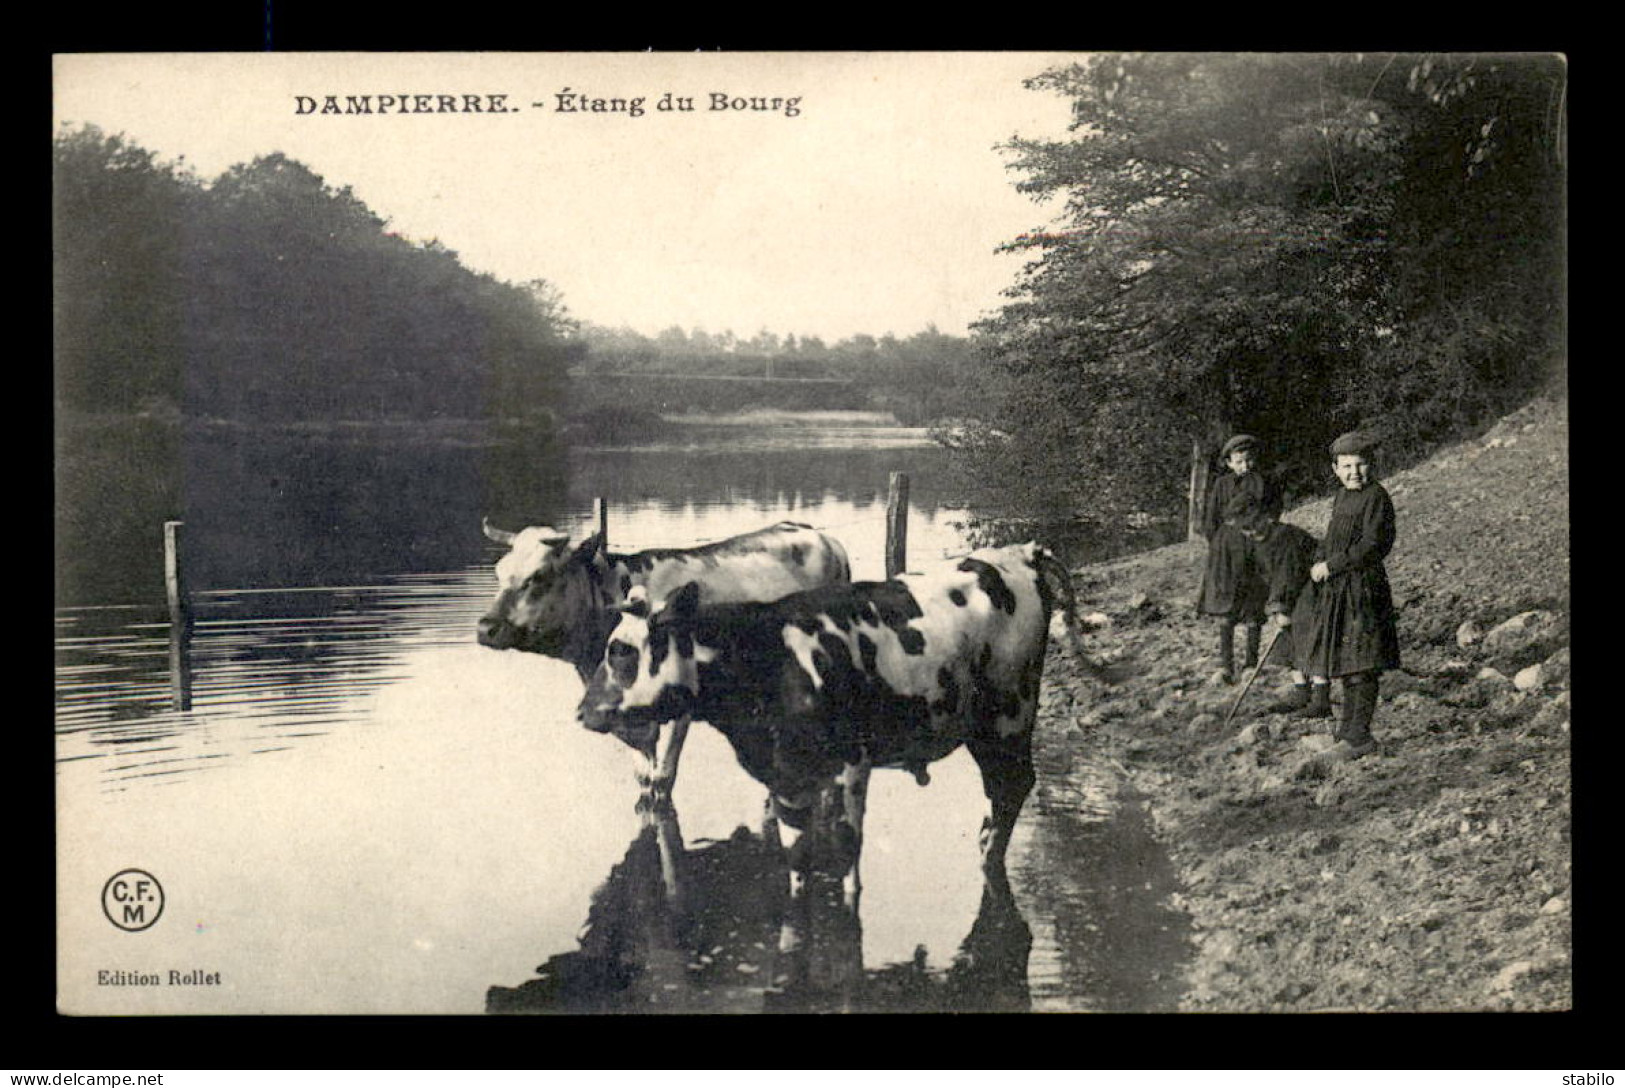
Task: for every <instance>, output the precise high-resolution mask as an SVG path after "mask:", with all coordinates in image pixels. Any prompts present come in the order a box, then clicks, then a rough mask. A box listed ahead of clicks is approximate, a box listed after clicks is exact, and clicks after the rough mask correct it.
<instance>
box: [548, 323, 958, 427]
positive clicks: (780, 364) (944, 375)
mask: <svg viewBox="0 0 1625 1088" xmlns="http://www.w3.org/2000/svg"><path fill="white" fill-rule="evenodd" d="M581 339H582V341H583V342H584V343H585V344H586V345H587V351H588V354H587V357H586V359H585V361H584V363H583V365H582V368H581V372H582V373H583V374H584V375H588V376H594V377H599V376H603V375H616V374H622V375H624V374H636V375H639V376H642V377H646V378H647V377H652V376H656V375H672V376H687V377H693V376H721V377H740V378H747V377H748V378H792V379H793V378H819V379H834V380H838V381H842V382H846V383H849V388H848V389H846V390H838V391H834V392H830V391H814V390H797V389H795V388H793V387H789V386H779V387H774V386H770V385H767V384H766V383H763V384H760V385H756V386H753V387H750V388H748V389H741V390H737V391H732V392H731V393H730V395H729V396H728V398H727V407H730V408H737V407H745V406H748V405H760V406H770V407H782V408H791V407H840V408H876V409H881V410H885V411H890V412H892V413H893V414H894V415H895V416H896V417H897V418H898V420H899V421H900V422H902V423H904V424H906V425H910V426H914V425H918V424H922V423H926V422H929V421H932V420H935V419H937V418H939V417H941V416H944V415H949V414H952V413H953V412H955V411H959V410H962V409H961V408H960V402H961V398H960V397H959V395H958V393H957V391H958V389H959V388H960V387H961V386H962V384H963V383H966V382H968V381H970V380H972V378H973V376H974V374H975V372H976V352H975V349H974V348H973V346H972V344H971V341H970V340H969V339H967V338H965V337H962V336H949V335H947V334H945V333H942V332H939V331H938V330H937V329H936V328H935V327H934V326H933V327H930V328H927V329H925V330H923V331H921V332H917V333H915V334H914V335H912V336H909V337H907V338H905V339H899V338H897V337H896V336H893V335H892V334H890V333H887V334H886V335H884V336H882V337H880V338H878V339H877V338H875V337H874V336H871V335H868V334H866V333H858V334H856V335H854V336H849V337H846V338H845V339H842V340H839V341H836V342H835V343H834V344H826V343H825V342H824V341H823V339H822V338H821V337H818V336H800V337H798V336H796V334H794V333H788V334H785V335H784V336H782V337H781V336H780V335H779V334H778V333H775V332H772V331H770V330H768V329H761V330H759V331H758V332H756V333H755V334H754V335H752V336H750V337H739V336H736V335H735V334H734V332H733V330H732V329H728V330H725V331H723V332H721V333H710V332H707V331H706V330H704V329H698V328H697V329H693V330H684V329H682V328H680V327H678V326H675V325H674V326H672V327H670V328H667V329H663V330H662V331H661V332H660V333H659V334H658V335H656V336H653V337H649V336H644V335H642V334H641V333H638V332H636V331H634V330H632V329H629V328H609V327H606V326H602V325H594V324H591V323H584V324H583V325H582V328H581ZM599 387H600V386H599V385H598V384H595V383H592V382H587V383H583V384H582V387H581V388H580V389H579V390H578V399H580V400H581V401H582V403H587V402H590V401H591V400H592V399H593V397H594V389H595V388H599ZM603 388H613V389H614V390H615V392H616V395H618V396H619V395H623V394H624V393H625V391H626V387H625V386H623V385H619V384H617V385H615V386H613V387H610V386H603ZM636 388H644V389H650V390H653V389H655V388H657V387H656V386H654V385H651V384H649V383H647V382H646V383H644V385H642V386H640V387H636ZM658 390H659V397H660V400H661V403H659V404H655V403H652V402H651V403H648V404H640V405H639V406H640V407H649V408H659V407H675V406H676V405H673V404H668V403H666V402H667V401H669V400H670V399H672V398H673V397H676V396H680V395H681V393H682V387H680V386H678V385H675V384H672V383H667V384H663V385H659V386H658ZM719 390H720V387H702V386H698V385H696V386H695V387H694V389H693V391H692V398H693V401H692V403H691V404H688V405H685V406H687V407H699V406H705V405H706V404H708V403H710V404H715V400H716V394H717V392H718V391H719ZM634 393H635V390H634ZM651 395H652V394H651ZM832 398H834V399H832Z"/></svg>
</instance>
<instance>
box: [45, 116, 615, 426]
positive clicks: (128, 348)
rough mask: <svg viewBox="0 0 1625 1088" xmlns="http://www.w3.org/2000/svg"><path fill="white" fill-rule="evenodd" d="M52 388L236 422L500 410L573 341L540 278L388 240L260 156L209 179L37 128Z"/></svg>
mask: <svg viewBox="0 0 1625 1088" xmlns="http://www.w3.org/2000/svg"><path fill="white" fill-rule="evenodd" d="M53 152H54V166H55V170H54V175H53V193H52V196H53V209H52V212H53V224H54V239H55V266H54V276H55V281H54V287H55V291H54V299H55V332H56V393H57V400H58V404H59V405H60V406H62V407H65V408H68V409H76V410H81V411H86V412H132V411H147V412H155V413H159V414H162V413H164V412H171V413H172V412H182V413H185V414H186V415H188V416H200V417H219V418H226V419H235V420H293V419H300V420H333V419H378V418H405V419H431V418H458V419H482V418H498V417H517V416H524V415H528V414H534V413H536V412H538V411H548V410H557V409H558V408H560V407H561V406H562V405H563V402H564V398H565V394H566V389H567V378H566V369H567V367H568V366H569V364H570V363H571V361H572V360H574V359H577V358H579V357H580V356H581V354H582V353H583V351H584V350H585V349H584V347H583V345H582V344H581V343H580V342H579V341H578V340H577V339H575V338H574V336H573V326H572V322H571V321H570V319H569V318H568V315H567V314H566V313H565V312H564V308H563V306H562V304H561V303H560V300H559V298H558V296H557V293H556V292H555V291H553V290H552V289H551V287H550V286H549V285H548V284H546V283H545V282H540V281H538V282H534V283H530V284H526V285H514V284H509V283H505V282H502V281H500V280H497V279H495V278H493V277H491V276H488V275H483V274H480V273H476V272H473V271H471V270H469V269H468V268H466V267H464V266H463V265H462V264H461V263H460V262H459V260H458V256H457V254H456V253H455V252H453V251H452V250H450V249H447V248H445V247H444V246H442V245H440V244H439V243H437V242H435V241H427V242H422V243H417V242H413V241H410V240H408V239H405V238H402V237H400V236H398V235H397V234H395V233H394V232H392V231H391V230H390V229H389V224H388V223H387V222H386V221H385V220H383V219H381V218H380V217H379V216H377V215H376V214H374V213H373V212H372V211H371V210H369V209H368V208H367V206H366V205H365V204H363V203H362V202H361V201H360V200H358V199H357V198H356V197H355V196H354V195H353V194H352V193H351V191H350V190H349V188H347V187H344V188H335V187H333V186H330V185H328V184H327V183H326V182H325V181H324V180H323V179H322V178H321V177H320V176H318V175H317V174H315V173H314V172H312V171H311V170H310V169H309V168H308V167H306V166H304V165H302V164H300V163H298V162H296V161H294V160H292V159H290V158H288V157H286V156H284V155H282V154H279V153H278V154H270V155H265V156H261V157H259V158H256V159H255V160H254V161H252V162H250V163H247V164H240V165H237V166H233V167H231V168H230V169H229V170H227V171H226V172H225V173H223V174H222V175H221V176H219V177H218V178H215V179H213V180H212V181H204V180H202V179H200V178H198V177H196V176H195V175H194V174H193V173H192V172H191V170H190V169H189V168H187V167H186V166H185V164H184V163H164V162H160V161H159V160H158V158H157V156H156V155H155V154H154V153H153V152H151V151H148V150H146V149H144V148H141V147H139V146H137V145H136V144H134V143H132V142H130V141H129V140H127V139H125V138H124V137H122V136H119V135H111V136H110V135H106V134H104V133H103V132H101V131H99V130H98V129H96V128H94V127H91V126H86V127H79V128H71V127H65V128H63V129H62V130H61V131H59V132H58V133H57V134H56V135H55V139H54V144H53Z"/></svg>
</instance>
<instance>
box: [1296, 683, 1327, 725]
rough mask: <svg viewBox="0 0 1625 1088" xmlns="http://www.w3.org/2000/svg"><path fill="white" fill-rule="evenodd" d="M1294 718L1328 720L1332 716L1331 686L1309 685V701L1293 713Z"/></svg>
mask: <svg viewBox="0 0 1625 1088" xmlns="http://www.w3.org/2000/svg"><path fill="white" fill-rule="evenodd" d="M1292 716H1293V717H1294V718H1329V717H1331V716H1332V686H1331V685H1330V684H1310V685H1309V701H1308V702H1307V703H1305V704H1304V705H1303V708H1302V709H1300V710H1296V711H1294V712H1293V714H1292Z"/></svg>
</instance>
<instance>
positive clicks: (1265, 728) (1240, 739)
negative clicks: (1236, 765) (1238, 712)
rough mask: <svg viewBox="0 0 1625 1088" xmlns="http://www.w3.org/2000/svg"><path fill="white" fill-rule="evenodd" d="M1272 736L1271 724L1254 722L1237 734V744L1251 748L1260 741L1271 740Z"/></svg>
mask: <svg viewBox="0 0 1625 1088" xmlns="http://www.w3.org/2000/svg"><path fill="white" fill-rule="evenodd" d="M1271 735H1272V733H1271V730H1270V723H1269V722H1254V723H1253V724H1252V725H1249V726H1248V727H1247V728H1245V729H1243V730H1242V731H1241V732H1239V733H1237V734H1236V743H1237V744H1239V745H1242V746H1243V747H1248V748H1250V747H1252V746H1253V745H1255V744H1257V743H1259V742H1260V741H1265V740H1269V739H1270V737H1271Z"/></svg>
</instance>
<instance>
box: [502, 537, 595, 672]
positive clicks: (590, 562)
mask: <svg viewBox="0 0 1625 1088" xmlns="http://www.w3.org/2000/svg"><path fill="white" fill-rule="evenodd" d="M485 533H486V536H488V537H490V538H491V539H492V540H495V541H497V542H498V543H502V544H507V545H508V554H507V555H505V556H503V557H502V558H501V559H500V560H498V561H497V565H496V575H497V582H498V583H499V585H500V587H501V588H500V589H499V590H498V592H497V597H496V600H495V601H494V602H492V605H491V609H490V611H489V612H487V613H486V614H485V616H483V617H482V618H481V619H480V621H479V626H478V633H479V640H480V644H481V645H482V646H490V647H492V648H494V649H498V650H506V649H518V650H524V651H527V652H530V653H539V654H544V655H546V656H548V657H555V658H561V659H563V660H566V661H569V662H570V663H571V664H573V665H575V666H576V669H577V671H578V672H580V673H581V674H582V675H583V676H585V675H586V673H587V672H588V671H590V670H591V669H592V667H593V665H595V664H596V663H597V658H598V656H599V652H600V648H601V647H602V645H603V643H602V641H601V640H602V638H603V635H604V633H605V630H606V628H607V627H608V626H609V624H608V622H607V621H606V620H605V618H604V607H605V605H606V603H608V594H607V592H606V590H605V588H604V583H605V576H606V574H607V572H608V566H609V564H608V560H607V559H606V558H605V556H604V549H603V542H604V541H603V536H602V534H598V533H595V534H593V535H592V536H590V537H588V538H587V539H586V540H584V541H582V542H581V544H580V546H578V547H577V548H576V549H575V550H573V551H572V550H571V549H570V537H569V534H567V533H561V532H559V531H558V530H556V529H551V528H548V527H547V526H531V527H530V528H528V529H523V530H521V531H520V532H517V533H509V532H504V531H502V530H500V529H493V528H491V526H490V525H486V526H485Z"/></svg>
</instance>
